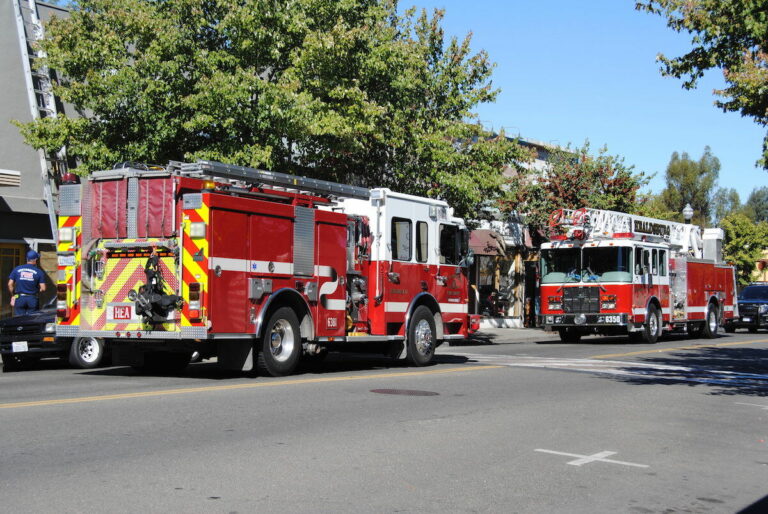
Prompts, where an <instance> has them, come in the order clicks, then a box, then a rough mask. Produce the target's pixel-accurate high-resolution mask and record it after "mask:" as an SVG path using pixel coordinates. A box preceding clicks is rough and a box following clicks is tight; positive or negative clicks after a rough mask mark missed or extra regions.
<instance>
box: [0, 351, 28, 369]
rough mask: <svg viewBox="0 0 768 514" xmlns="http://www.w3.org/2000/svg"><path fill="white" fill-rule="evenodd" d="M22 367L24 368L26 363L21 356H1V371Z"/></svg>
mask: <svg viewBox="0 0 768 514" xmlns="http://www.w3.org/2000/svg"><path fill="white" fill-rule="evenodd" d="M24 368H26V363H25V362H24V359H22V358H21V357H17V356H15V355H4V356H3V373H8V372H12V371H21V370H23V369H24Z"/></svg>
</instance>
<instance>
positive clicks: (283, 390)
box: [0, 329, 768, 513]
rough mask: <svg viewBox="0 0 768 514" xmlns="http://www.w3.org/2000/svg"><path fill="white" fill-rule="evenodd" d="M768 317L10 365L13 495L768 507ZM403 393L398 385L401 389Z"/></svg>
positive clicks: (4, 405) (346, 506)
mask: <svg viewBox="0 0 768 514" xmlns="http://www.w3.org/2000/svg"><path fill="white" fill-rule="evenodd" d="M766 356H768V334H766V333H761V334H746V333H742V332H739V333H737V334H728V335H724V336H722V337H719V338H717V339H715V340H689V339H685V338H672V339H670V338H667V339H664V340H663V341H662V342H661V343H659V344H657V345H653V346H648V345H643V344H630V343H628V342H626V341H625V340H623V339H620V338H586V339H584V340H583V342H582V343H581V344H579V345H564V344H561V343H560V342H559V340H557V339H556V338H553V337H552V336H551V335H548V334H544V333H543V332H538V331H520V330H503V329H499V330H494V331H488V332H484V333H482V334H481V336H480V337H478V338H475V339H474V340H473V341H471V342H467V343H463V344H453V345H451V346H448V345H444V346H442V347H440V348H439V350H438V364H436V365H435V366H431V367H427V368H407V367H403V366H399V365H396V364H393V363H392V362H391V361H388V360H386V359H383V358H378V357H375V356H359V355H356V356H350V355H345V356H339V355H331V356H329V358H328V360H327V361H326V362H325V363H324V364H323V365H321V366H315V367H305V368H303V369H302V370H301V372H300V373H299V374H297V375H295V376H292V377H286V378H278V379H275V378H263V377H258V378H248V377H244V376H237V375H229V374H225V373H222V372H220V371H219V370H218V369H217V368H216V366H215V364H212V363H199V364H193V365H191V366H190V367H189V368H188V370H187V372H186V373H185V374H184V375H183V376H176V377H168V376H139V375H136V374H135V373H134V372H133V371H132V370H131V369H130V368H104V369H99V370H93V371H83V370H72V369H68V368H66V367H63V366H61V365H59V364H57V363H55V362H52V363H46V362H44V363H43V364H42V365H41V366H40V367H39V368H38V369H35V370H31V371H25V372H17V373H4V374H0V430H1V431H2V438H1V439H0V441H1V442H0V510H1V511H4V512H148V513H151V512H184V513H194V512H206V513H207V512H222V513H233V512H239V513H245V512H281V513H290V512H334V513H335V512H350V513H352V512H354V513H359V512H375V513H381V512H494V513H495V512H547V513H549V512H590V513H591V512H632V513H650V512H737V511H740V510H742V509H745V508H750V506H751V508H752V509H753V511H754V512H761V511H762V512H765V511H768V423H767V422H766V421H767V420H768V359H766ZM391 393H398V394H391Z"/></svg>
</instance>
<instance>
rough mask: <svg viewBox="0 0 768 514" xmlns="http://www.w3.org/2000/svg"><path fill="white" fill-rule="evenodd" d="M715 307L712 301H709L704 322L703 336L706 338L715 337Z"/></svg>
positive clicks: (716, 321)
mask: <svg viewBox="0 0 768 514" xmlns="http://www.w3.org/2000/svg"><path fill="white" fill-rule="evenodd" d="M717 326H718V320H717V307H716V306H715V304H714V303H710V304H709V307H707V319H706V321H705V322H704V337H706V338H707V339H714V338H715V337H717Z"/></svg>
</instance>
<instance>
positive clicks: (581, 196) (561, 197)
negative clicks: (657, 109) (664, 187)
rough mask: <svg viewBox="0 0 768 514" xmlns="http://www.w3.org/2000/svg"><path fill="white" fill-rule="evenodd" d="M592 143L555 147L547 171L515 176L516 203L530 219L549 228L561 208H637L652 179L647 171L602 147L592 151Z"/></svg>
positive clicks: (529, 223) (528, 222)
mask: <svg viewBox="0 0 768 514" xmlns="http://www.w3.org/2000/svg"><path fill="white" fill-rule="evenodd" d="M589 150H590V147H589V143H585V144H584V145H583V146H582V147H581V148H578V149H575V150H569V149H565V150H560V149H553V150H552V152H551V154H550V157H549V159H548V161H547V164H548V166H547V169H546V170H545V171H543V172H537V171H535V170H530V171H529V172H528V173H526V174H521V175H518V176H517V177H515V178H514V179H513V180H512V190H513V191H514V194H515V196H514V204H513V205H515V206H516V208H517V210H518V211H519V212H522V213H525V216H526V223H527V224H528V225H530V226H531V227H534V228H537V229H545V228H546V226H547V220H548V219H549V216H550V215H551V213H552V212H554V211H555V210H557V209H578V208H581V207H589V208H594V209H609V210H613V211H620V212H630V213H631V212H635V210H636V209H637V207H638V200H639V199H640V197H639V194H638V190H639V189H640V188H641V187H642V186H644V185H645V184H647V183H648V180H649V179H648V178H647V177H646V176H645V174H644V173H642V172H640V173H635V172H634V167H633V166H628V165H626V164H624V159H623V158H621V157H619V156H613V155H609V154H608V150H607V148H601V149H600V150H599V151H598V153H597V155H591V154H590V151H589Z"/></svg>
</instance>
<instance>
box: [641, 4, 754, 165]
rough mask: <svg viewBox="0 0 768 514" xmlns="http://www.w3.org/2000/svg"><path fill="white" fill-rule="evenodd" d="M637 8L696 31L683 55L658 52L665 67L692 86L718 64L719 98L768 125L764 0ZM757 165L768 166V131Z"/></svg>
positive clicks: (678, 28) (728, 109)
mask: <svg viewBox="0 0 768 514" xmlns="http://www.w3.org/2000/svg"><path fill="white" fill-rule="evenodd" d="M635 8H636V9H638V10H642V11H646V12H650V13H653V14H658V15H661V16H663V17H665V18H666V19H667V26H668V27H670V28H671V29H672V30H674V31H676V32H688V33H689V34H691V35H692V39H691V44H692V45H693V48H692V49H691V50H690V51H689V52H688V53H686V54H685V55H682V56H680V57H674V58H668V57H666V56H664V55H659V57H658V60H659V61H661V63H662V73H663V74H664V75H671V76H673V77H676V78H684V79H685V81H684V82H683V87H684V88H686V89H692V88H695V87H696V83H697V81H698V80H699V79H700V78H701V77H702V76H703V75H704V72H706V71H707V70H710V69H713V68H719V69H721V70H722V72H723V78H724V79H725V82H726V88H725V89H722V90H715V91H714V93H715V94H716V95H717V96H719V97H720V98H722V100H718V101H716V102H715V104H716V105H717V106H718V107H720V108H721V109H723V111H726V112H739V113H741V115H742V116H746V117H750V118H753V119H754V120H755V121H756V122H757V123H758V124H759V125H762V126H766V125H768V93H766V91H768V15H766V13H767V12H768V11H767V6H766V2H765V0H643V1H639V2H637V3H636V4H635ZM758 164H759V165H761V166H763V167H764V168H766V169H768V135H766V137H765V139H764V140H763V156H762V159H761V160H760V161H759V162H758Z"/></svg>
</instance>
